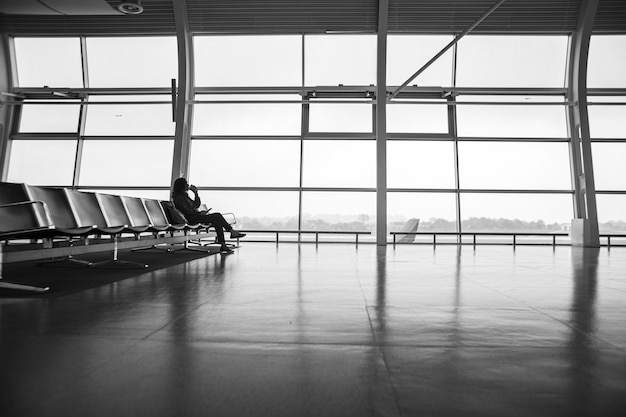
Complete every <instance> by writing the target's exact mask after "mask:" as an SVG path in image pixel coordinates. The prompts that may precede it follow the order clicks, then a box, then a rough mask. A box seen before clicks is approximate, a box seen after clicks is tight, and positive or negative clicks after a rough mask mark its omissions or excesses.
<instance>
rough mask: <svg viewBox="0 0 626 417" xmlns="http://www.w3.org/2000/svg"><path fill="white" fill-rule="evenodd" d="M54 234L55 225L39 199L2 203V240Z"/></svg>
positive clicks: (0, 205)
mask: <svg viewBox="0 0 626 417" xmlns="http://www.w3.org/2000/svg"><path fill="white" fill-rule="evenodd" d="M53 234H54V225H52V223H51V222H50V216H48V214H47V213H46V210H45V207H44V205H43V204H42V203H41V202H39V201H21V202H18V203H10V204H0V241H1V240H9V239H40V238H45V237H50V236H52V235H53Z"/></svg>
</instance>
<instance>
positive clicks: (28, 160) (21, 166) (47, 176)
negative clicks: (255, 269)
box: [7, 139, 76, 186]
mask: <svg viewBox="0 0 626 417" xmlns="http://www.w3.org/2000/svg"><path fill="white" fill-rule="evenodd" d="M75 159H76V140H50V139H48V140H14V141H13V142H12V144H11V154H10V156H9V172H8V176H7V180H8V181H11V182H23V183H27V184H32V185H58V186H71V185H72V179H73V177H74V161H75Z"/></svg>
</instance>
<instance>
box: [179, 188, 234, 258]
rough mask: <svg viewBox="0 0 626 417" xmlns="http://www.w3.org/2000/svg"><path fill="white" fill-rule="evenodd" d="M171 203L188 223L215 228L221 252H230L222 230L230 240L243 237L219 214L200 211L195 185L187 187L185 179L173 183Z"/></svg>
mask: <svg viewBox="0 0 626 417" xmlns="http://www.w3.org/2000/svg"><path fill="white" fill-rule="evenodd" d="M189 190H191V191H192V192H193V193H194V199H193V200H192V199H191V198H190V197H189V194H187V191H189ZM172 202H173V203H174V206H175V207H176V208H177V209H178V210H180V211H181V213H183V215H184V216H185V217H186V218H187V220H188V221H189V222H190V223H211V224H212V225H213V227H215V232H216V233H217V241H218V243H220V244H221V249H220V250H221V251H224V252H232V250H231V249H230V248H229V247H228V246H227V245H226V240H225V239H224V230H227V231H229V232H230V237H231V239H237V238H241V237H244V236H245V235H246V234H245V233H241V232H238V231H236V230H234V229H233V228H232V226H231V225H230V224H229V223H228V222H227V221H226V219H224V216H222V215H221V214H220V213H209V212H208V210H206V211H200V210H199V208H198V207H200V204H201V202H200V197H199V196H198V188H196V186H195V185H189V183H188V182H187V180H186V179H185V178H178V179H177V180H176V181H174V186H173V187H172Z"/></svg>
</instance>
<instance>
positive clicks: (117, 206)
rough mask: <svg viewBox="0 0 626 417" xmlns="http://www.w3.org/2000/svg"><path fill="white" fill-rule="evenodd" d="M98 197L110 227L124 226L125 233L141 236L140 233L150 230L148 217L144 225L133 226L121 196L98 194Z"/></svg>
mask: <svg viewBox="0 0 626 417" xmlns="http://www.w3.org/2000/svg"><path fill="white" fill-rule="evenodd" d="M96 197H97V198H98V201H99V202H100V206H101V207H102V212H103V213H104V218H105V219H106V222H107V225H108V226H118V225H123V226H124V232H129V233H134V234H135V235H139V233H142V232H145V231H147V230H148V229H149V228H150V221H149V219H148V217H146V218H145V219H144V220H145V222H144V223H143V224H133V222H132V220H131V218H130V216H129V214H128V211H126V206H125V205H124V202H123V201H122V197H121V196H119V195H111V194H96Z"/></svg>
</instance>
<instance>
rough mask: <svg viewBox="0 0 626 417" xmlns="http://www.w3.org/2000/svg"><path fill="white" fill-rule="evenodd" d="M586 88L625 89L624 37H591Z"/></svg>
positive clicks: (625, 49) (625, 54)
mask: <svg viewBox="0 0 626 417" xmlns="http://www.w3.org/2000/svg"><path fill="white" fill-rule="evenodd" d="M587 86H588V87H590V88H625V87H626V35H618V36H614V35H611V36H607V35H603V36H599V35H595V36H592V37H591V43H590V45H589V64H588V70H587Z"/></svg>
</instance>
